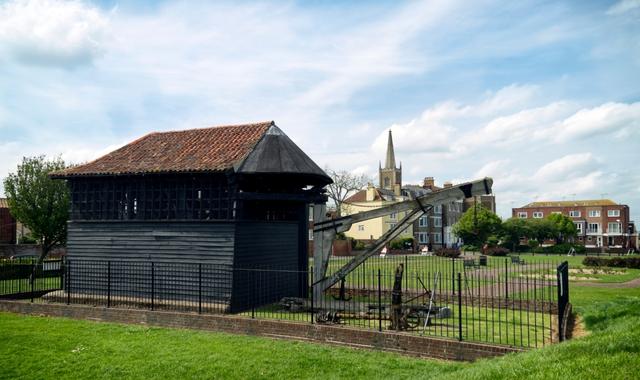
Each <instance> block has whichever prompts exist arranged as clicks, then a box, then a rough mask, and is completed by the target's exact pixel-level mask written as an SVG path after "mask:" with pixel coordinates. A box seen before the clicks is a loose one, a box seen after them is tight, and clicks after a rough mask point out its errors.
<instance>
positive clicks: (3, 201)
mask: <svg viewBox="0 0 640 380" xmlns="http://www.w3.org/2000/svg"><path fill="white" fill-rule="evenodd" d="M0 208H9V202H8V201H7V198H0Z"/></svg>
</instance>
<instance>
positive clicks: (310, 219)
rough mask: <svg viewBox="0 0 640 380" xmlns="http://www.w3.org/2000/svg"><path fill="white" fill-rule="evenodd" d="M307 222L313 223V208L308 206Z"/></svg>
mask: <svg viewBox="0 0 640 380" xmlns="http://www.w3.org/2000/svg"><path fill="white" fill-rule="evenodd" d="M309 221H310V222H313V206H309Z"/></svg>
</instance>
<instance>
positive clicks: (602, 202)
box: [522, 199, 617, 208]
mask: <svg viewBox="0 0 640 380" xmlns="http://www.w3.org/2000/svg"><path fill="white" fill-rule="evenodd" d="M615 205H617V203H616V202H614V201H612V200H610V199H596V200H581V201H543V202H531V203H529V204H527V205H524V206H522V208H525V207H572V206H573V207H576V206H615Z"/></svg>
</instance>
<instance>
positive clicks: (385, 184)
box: [378, 130, 402, 195]
mask: <svg viewBox="0 0 640 380" xmlns="http://www.w3.org/2000/svg"><path fill="white" fill-rule="evenodd" d="M378 173H379V177H380V188H381V189H386V190H391V191H393V193H394V194H395V195H401V188H402V163H400V167H399V168H396V155H395V153H394V151H393V137H391V130H389V141H388V142H387V158H386V160H385V163H384V168H383V167H382V164H380V165H379V169H378Z"/></svg>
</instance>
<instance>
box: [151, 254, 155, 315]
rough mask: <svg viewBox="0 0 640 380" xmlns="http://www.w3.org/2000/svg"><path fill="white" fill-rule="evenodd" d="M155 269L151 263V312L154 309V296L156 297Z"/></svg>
mask: <svg viewBox="0 0 640 380" xmlns="http://www.w3.org/2000/svg"><path fill="white" fill-rule="evenodd" d="M155 277H156V276H155V267H154V263H153V261H152V262H151V310H152V311H153V309H154V304H153V303H154V300H155V298H156V297H155V296H156V294H155V293H156V284H155V282H156V281H155Z"/></svg>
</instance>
